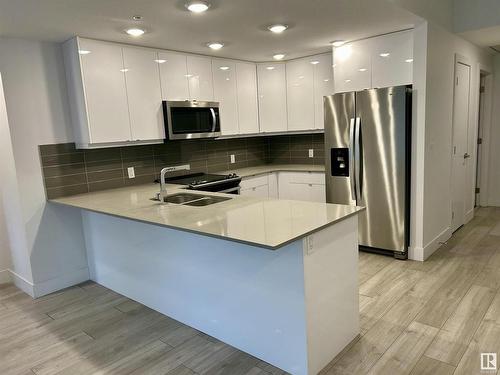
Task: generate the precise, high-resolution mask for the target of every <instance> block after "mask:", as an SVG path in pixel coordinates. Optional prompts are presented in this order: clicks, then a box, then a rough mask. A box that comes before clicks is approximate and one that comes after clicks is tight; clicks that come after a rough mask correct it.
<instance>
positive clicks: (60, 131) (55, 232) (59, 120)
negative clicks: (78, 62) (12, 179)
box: [0, 38, 88, 295]
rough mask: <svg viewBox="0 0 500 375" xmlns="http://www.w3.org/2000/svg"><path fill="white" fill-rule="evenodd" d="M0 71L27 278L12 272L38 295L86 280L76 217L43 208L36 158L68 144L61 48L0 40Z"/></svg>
mask: <svg viewBox="0 0 500 375" xmlns="http://www.w3.org/2000/svg"><path fill="white" fill-rule="evenodd" d="M0 72H2V75H3V81H4V90H5V97H6V102H7V112H8V115H9V125H10V132H11V137H12V146H13V153H14V160H15V167H16V173H17V182H18V186H19V193H20V197H21V213H22V221H23V224H24V230H25V233H26V235H25V241H26V245H25V246H26V250H25V251H26V252H27V255H28V258H29V263H30V265H31V271H32V275H30V274H29V272H28V271H27V270H25V269H22V268H21V267H19V266H18V265H16V262H14V272H15V273H17V274H18V276H20V277H21V278H23V279H25V280H26V281H27V282H28V284H29V283H32V284H33V294H34V295H41V294H44V293H47V292H50V291H52V290H56V289H59V288H61V287H64V286H67V285H70V284H72V283H74V282H75V281H79V280H81V279H85V278H86V276H87V275H88V267H87V260H86V255H85V244H84V238H83V233H82V222H81V216H80V213H79V212H78V211H76V210H71V209H69V208H63V207H56V206H53V205H51V204H47V202H46V198H45V191H44V186H43V178H42V173H41V168H40V158H39V153H38V145H40V144H49V143H60V142H72V140H73V136H72V132H71V124H70V116H69V111H68V104H67V94H66V82H65V74H64V66H63V59H62V52H61V47H60V45H58V44H54V43H44V42H32V41H27V40H22V39H12V38H0ZM11 242H12V241H11ZM11 246H12V244H11ZM12 251H13V253H14V252H15V250H14V249H13V250H12ZM16 256H17V254H13V258H16ZM31 276H32V277H31ZM18 281H19V280H18ZM82 281H83V280H82ZM28 287H29V285H28Z"/></svg>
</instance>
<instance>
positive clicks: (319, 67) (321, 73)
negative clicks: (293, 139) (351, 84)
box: [313, 53, 334, 129]
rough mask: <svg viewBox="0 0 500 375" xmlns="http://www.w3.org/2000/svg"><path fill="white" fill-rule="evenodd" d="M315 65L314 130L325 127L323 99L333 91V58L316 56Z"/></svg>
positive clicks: (327, 55) (330, 55)
mask: <svg viewBox="0 0 500 375" xmlns="http://www.w3.org/2000/svg"><path fill="white" fill-rule="evenodd" d="M314 60H315V61H317V62H318V63H317V64H314V65H313V66H314V128H315V129H323V128H324V127H325V116H324V112H323V97H324V96H327V95H332V94H333V93H334V89H333V67H332V63H333V58H332V54H331V53H328V54H324V55H319V56H315V59H314Z"/></svg>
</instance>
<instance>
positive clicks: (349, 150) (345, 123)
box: [324, 86, 411, 259]
mask: <svg viewBox="0 0 500 375" xmlns="http://www.w3.org/2000/svg"><path fill="white" fill-rule="evenodd" d="M324 106H325V153H326V155H325V164H326V201H327V202H328V203H340V204H356V205H358V206H364V207H366V210H365V211H364V212H363V213H362V214H361V215H360V216H359V245H360V248H361V249H362V250H363V249H365V250H368V251H375V252H384V253H389V254H394V256H395V257H396V258H402V259H406V258H407V251H408V243H409V216H410V149H411V140H410V135H411V86H396V87H388V88H381V89H371V90H364V91H359V92H346V93H338V94H335V95H331V96H326V97H325V98H324Z"/></svg>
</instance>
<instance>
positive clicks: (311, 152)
mask: <svg viewBox="0 0 500 375" xmlns="http://www.w3.org/2000/svg"><path fill="white" fill-rule="evenodd" d="M309 157H310V158H313V157H314V149H313V148H310V149H309Z"/></svg>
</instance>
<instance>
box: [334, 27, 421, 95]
mask: <svg viewBox="0 0 500 375" xmlns="http://www.w3.org/2000/svg"><path fill="white" fill-rule="evenodd" d="M333 51H334V78H335V92H344V91H357V90H364V89H368V88H378V87H390V86H398V85H407V84H411V83H412V82H413V66H412V65H413V31H411V30H410V31H402V32H398V33H393V34H388V35H382V36H378V37H374V38H369V39H365V40H360V41H357V42H352V43H349V44H346V45H344V46H342V47H338V48H334V49H333Z"/></svg>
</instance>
